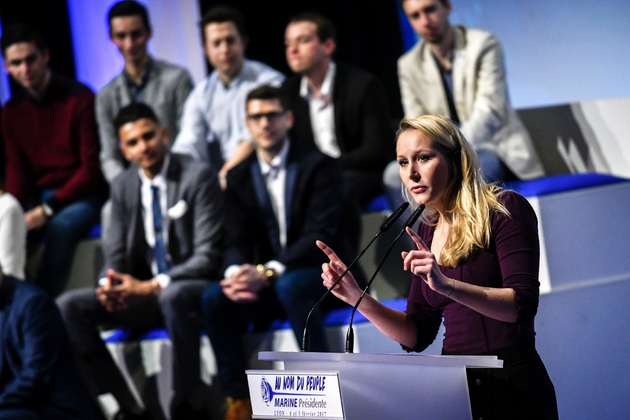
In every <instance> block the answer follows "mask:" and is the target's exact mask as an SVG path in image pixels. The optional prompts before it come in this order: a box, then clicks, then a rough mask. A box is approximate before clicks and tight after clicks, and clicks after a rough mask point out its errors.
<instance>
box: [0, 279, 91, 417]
mask: <svg viewBox="0 0 630 420" xmlns="http://www.w3.org/2000/svg"><path fill="white" fill-rule="evenodd" d="M69 347H70V340H69V339H68V334H67V333H66V331H65V328H64V325H63V320H62V319H61V315H60V314H59V309H58V308H57V307H56V306H55V302H54V301H53V300H52V299H51V298H50V297H49V296H48V295H47V294H46V293H45V292H44V291H43V290H41V289H39V288H38V287H36V286H34V285H32V284H30V283H27V282H24V281H20V280H18V279H16V278H14V277H10V276H3V275H2V273H1V272H0V419H3V420H48V419H57V420H92V419H94V420H96V419H99V415H98V410H97V409H96V405H95V404H93V403H92V402H91V401H90V399H89V395H88V393H87V391H86V390H85V385H84V384H83V380H82V378H81V374H80V373H79V370H78V368H77V365H76V361H75V359H74V357H73V355H72V352H69V351H68V348H69Z"/></svg>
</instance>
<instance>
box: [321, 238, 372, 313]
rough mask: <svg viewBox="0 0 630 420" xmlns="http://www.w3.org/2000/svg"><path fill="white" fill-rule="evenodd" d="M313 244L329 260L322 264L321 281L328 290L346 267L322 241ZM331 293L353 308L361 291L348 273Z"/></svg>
mask: <svg viewBox="0 0 630 420" xmlns="http://www.w3.org/2000/svg"><path fill="white" fill-rule="evenodd" d="M315 243H316V245H317V247H318V248H319V249H321V250H322V251H324V254H326V256H327V257H328V259H329V260H330V261H329V262H327V263H324V264H322V280H324V286H325V287H326V288H327V289H330V288H331V287H332V285H333V284H334V283H335V282H336V281H337V280H338V279H339V277H340V276H341V275H342V274H343V272H344V271H346V265H345V264H344V263H343V261H341V259H339V257H338V256H337V254H335V251H333V250H332V249H331V248H330V247H329V246H328V245H326V244H325V243H323V242H322V241H316V242H315ZM331 292H332V294H333V295H335V296H337V297H338V298H339V299H341V300H342V301H344V302H346V303H348V304H350V305H353V306H354V304H356V302H357V300H358V299H359V296H361V293H362V292H363V290H361V288H360V287H359V285H358V284H357V282H356V280H355V279H354V276H353V275H352V273H350V272H348V273H346V275H345V276H343V278H342V279H341V281H340V282H339V283H338V284H337V286H335V288H334V289H332V291H331Z"/></svg>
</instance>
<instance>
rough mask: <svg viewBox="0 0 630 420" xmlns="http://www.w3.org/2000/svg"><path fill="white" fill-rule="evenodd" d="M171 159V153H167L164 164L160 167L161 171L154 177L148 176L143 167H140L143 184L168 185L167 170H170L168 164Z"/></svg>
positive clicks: (139, 173) (139, 171) (139, 172)
mask: <svg viewBox="0 0 630 420" xmlns="http://www.w3.org/2000/svg"><path fill="white" fill-rule="evenodd" d="M170 160H171V156H170V154H169V153H167V154H166V156H164V164H163V165H162V169H160V173H159V174H157V175H156V176H155V178H153V179H150V178H149V177H148V176H146V175H145V174H144V171H143V170H142V169H138V175H139V176H140V181H142V184H149V185H158V184H163V185H164V186H166V172H167V170H168V164H169V163H170Z"/></svg>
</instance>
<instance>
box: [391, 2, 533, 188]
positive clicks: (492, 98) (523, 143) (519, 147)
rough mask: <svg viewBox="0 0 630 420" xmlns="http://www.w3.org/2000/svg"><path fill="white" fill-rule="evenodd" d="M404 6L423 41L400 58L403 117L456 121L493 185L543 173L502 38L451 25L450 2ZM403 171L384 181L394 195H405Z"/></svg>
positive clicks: (393, 168) (393, 166) (394, 165)
mask: <svg viewBox="0 0 630 420" xmlns="http://www.w3.org/2000/svg"><path fill="white" fill-rule="evenodd" d="M402 7H403V10H404V12H405V14H406V16H407V18H408V19H409V23H410V24H411V27H412V28H413V30H414V31H415V32H416V33H417V34H418V35H419V36H420V37H422V40H421V41H419V42H418V43H417V44H416V45H415V46H414V47H413V48H412V49H411V50H409V51H408V52H407V53H405V54H404V55H403V56H401V57H400V59H399V60H398V80H399V83H400V92H401V96H402V102H403V108H404V111H405V117H406V118H413V117H417V116H420V115H424V114H440V115H444V116H446V117H448V118H450V119H451V120H453V121H454V122H455V123H457V124H458V125H459V126H460V129H461V131H462V133H463V134H464V135H465V136H466V138H467V139H468V140H469V141H470V143H471V144H472V145H473V147H474V148H475V150H476V152H477V155H478V157H479V160H480V163H481V167H482V170H483V173H484V177H485V179H486V180H488V181H502V180H510V179H516V178H518V179H532V178H536V177H540V176H542V175H544V172H543V168H542V165H541V163H540V160H539V158H538V156H537V154H536V150H535V149H534V146H533V143H532V141H531V139H530V137H529V135H528V133H527V131H526V130H525V128H524V127H523V124H522V123H521V121H520V119H519V118H518V116H517V114H516V112H515V111H514V109H513V108H512V106H511V104H510V99H509V97H508V91H507V83H506V72H505V65H504V60H503V50H502V48H501V45H500V43H499V41H498V40H497V38H496V37H495V36H494V35H492V34H491V33H489V32H486V31H482V30H479V29H471V28H466V27H463V26H452V25H451V24H450V22H449V15H450V13H451V10H452V5H451V2H450V0H402ZM397 166H398V165H397V163H396V162H393V163H392V164H390V166H389V167H388V168H387V170H386V172H385V175H384V181H385V184H386V186H387V187H388V190H390V191H391V189H392V188H394V189H396V190H400V177H399V176H398V167H397ZM398 195H399V194H398ZM390 198H391V197H390Z"/></svg>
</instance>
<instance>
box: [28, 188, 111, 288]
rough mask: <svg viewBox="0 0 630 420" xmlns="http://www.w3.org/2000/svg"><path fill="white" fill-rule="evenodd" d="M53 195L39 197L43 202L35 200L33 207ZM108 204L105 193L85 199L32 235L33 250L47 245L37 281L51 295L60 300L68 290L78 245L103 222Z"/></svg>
mask: <svg viewBox="0 0 630 420" xmlns="http://www.w3.org/2000/svg"><path fill="white" fill-rule="evenodd" d="M53 193H54V191H50V190H48V191H45V192H44V193H43V194H42V195H41V196H40V197H38V198H41V199H40V200H37V199H35V198H34V199H33V200H31V202H32V203H33V204H34V205H32V206H30V207H31V208H33V207H35V206H37V205H39V203H40V202H41V201H43V200H46V198H48V197H50V195H52V194H53ZM104 202H105V197H104V196H103V195H101V194H94V195H89V196H86V197H83V198H81V199H79V200H77V201H74V202H72V203H70V204H68V205H67V206H65V207H62V208H61V209H60V210H59V211H57V212H56V213H55V214H53V215H52V217H51V218H50V219H49V220H48V223H47V224H46V225H45V226H44V227H43V228H42V229H40V230H38V231H34V232H30V233H29V235H28V245H29V248H30V247H32V246H33V245H36V244H38V243H44V251H43V253H42V257H41V260H40V261H39V266H38V268H37V275H36V277H35V279H33V280H34V281H35V284H37V285H38V286H39V287H41V288H42V289H44V290H45V291H46V292H47V293H48V294H49V295H50V296H53V297H56V296H57V295H59V293H61V292H62V291H63V289H64V288H65V287H66V283H67V282H68V276H69V274H70V268H71V267H72V261H73V259H74V251H75V249H76V246H77V244H78V243H79V241H80V240H81V239H83V238H84V237H85V235H87V233H88V232H89V231H90V229H91V228H92V227H93V226H94V225H95V224H96V223H98V222H99V220H100V215H101V207H102V206H103V203H104ZM35 203H37V204H35Z"/></svg>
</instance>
